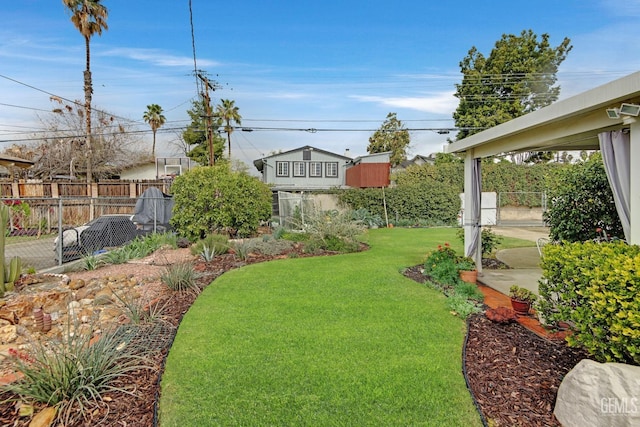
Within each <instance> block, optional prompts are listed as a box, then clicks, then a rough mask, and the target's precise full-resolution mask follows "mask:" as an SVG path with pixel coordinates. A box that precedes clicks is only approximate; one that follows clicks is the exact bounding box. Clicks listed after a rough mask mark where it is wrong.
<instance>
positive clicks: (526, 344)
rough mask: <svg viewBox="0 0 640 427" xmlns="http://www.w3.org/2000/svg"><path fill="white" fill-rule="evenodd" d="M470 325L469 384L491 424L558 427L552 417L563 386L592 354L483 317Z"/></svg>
mask: <svg viewBox="0 0 640 427" xmlns="http://www.w3.org/2000/svg"><path fill="white" fill-rule="evenodd" d="M468 325H469V331H468V336H467V343H466V351H465V360H464V363H465V367H466V374H467V379H468V384H469V388H470V389H471V392H472V394H473V396H474V397H475V399H476V402H477V404H478V407H479V409H480V411H481V413H482V414H483V416H484V418H485V419H486V420H487V422H489V425H494V426H522V427H524V426H559V425H560V424H559V423H558V421H557V420H556V419H555V417H554V416H553V408H554V405H555V401H556V395H557V392H558V387H559V386H560V382H561V381H562V378H564V376H565V375H566V374H567V372H569V371H570V370H571V369H572V368H573V367H574V366H575V365H576V364H577V363H578V362H579V361H580V360H582V359H584V358H586V357H587V354H585V353H584V352H582V351H580V350H577V349H574V348H570V347H568V346H567V345H566V343H565V342H563V341H560V342H558V341H549V340H546V339H544V338H540V337H538V336H537V335H535V334H534V333H533V332H531V331H529V330H528V329H526V328H525V327H523V326H522V325H520V324H518V323H508V324H500V323H495V322H492V321H490V320H489V319H487V318H486V317H485V316H484V314H477V315H474V316H472V317H471V318H470V319H469V322H468Z"/></svg>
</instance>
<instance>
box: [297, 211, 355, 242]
mask: <svg viewBox="0 0 640 427" xmlns="http://www.w3.org/2000/svg"><path fill="white" fill-rule="evenodd" d="M297 227H298V228H300V229H303V230H304V231H305V233H306V234H308V235H309V242H307V243H306V244H305V246H308V245H309V244H310V243H311V242H312V241H315V242H317V246H318V247H317V248H314V249H315V250H317V249H325V250H330V251H338V252H354V251H357V250H358V247H359V246H358V237H360V236H361V235H362V234H363V233H365V232H366V227H365V226H364V225H363V224H362V223H360V222H358V221H353V220H352V219H351V216H350V215H349V214H348V213H341V212H338V211H321V210H318V209H310V210H309V212H308V213H307V214H306V215H305V220H304V223H301V224H298V225H297ZM313 246H315V245H313Z"/></svg>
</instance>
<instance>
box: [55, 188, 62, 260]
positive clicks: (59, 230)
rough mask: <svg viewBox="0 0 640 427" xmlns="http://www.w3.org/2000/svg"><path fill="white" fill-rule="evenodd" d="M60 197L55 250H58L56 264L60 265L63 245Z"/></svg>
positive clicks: (59, 200)
mask: <svg viewBox="0 0 640 427" xmlns="http://www.w3.org/2000/svg"><path fill="white" fill-rule="evenodd" d="M62 214H63V212H62V198H60V199H58V245H57V246H56V251H57V252H58V266H61V265H62V261H63V260H62V246H63V245H64V231H63V230H62Z"/></svg>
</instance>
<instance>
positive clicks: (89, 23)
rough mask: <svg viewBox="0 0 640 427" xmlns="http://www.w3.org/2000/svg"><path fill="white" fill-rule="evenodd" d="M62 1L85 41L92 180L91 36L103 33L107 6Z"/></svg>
mask: <svg viewBox="0 0 640 427" xmlns="http://www.w3.org/2000/svg"><path fill="white" fill-rule="evenodd" d="M62 3H63V4H64V5H65V6H66V7H67V9H69V11H70V12H71V22H72V23H73V25H74V26H75V27H76V28H77V29H78V31H80V34H82V37H84V42H85V52H86V59H87V61H86V69H85V71H84V114H85V120H86V125H87V127H86V132H87V134H86V144H87V182H91V181H92V172H93V171H92V162H93V150H92V144H91V95H92V94H93V83H92V82H91V48H90V42H91V37H93V36H94V35H96V34H97V35H102V30H103V29H104V30H106V29H108V28H109V27H108V26H107V16H108V11H107V8H106V7H105V6H104V5H102V4H100V0H62Z"/></svg>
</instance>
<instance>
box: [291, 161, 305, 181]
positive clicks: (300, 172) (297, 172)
mask: <svg viewBox="0 0 640 427" xmlns="http://www.w3.org/2000/svg"><path fill="white" fill-rule="evenodd" d="M300 166H302V169H300ZM293 176H295V177H297V178H304V177H305V176H307V165H306V164H305V162H293Z"/></svg>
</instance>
